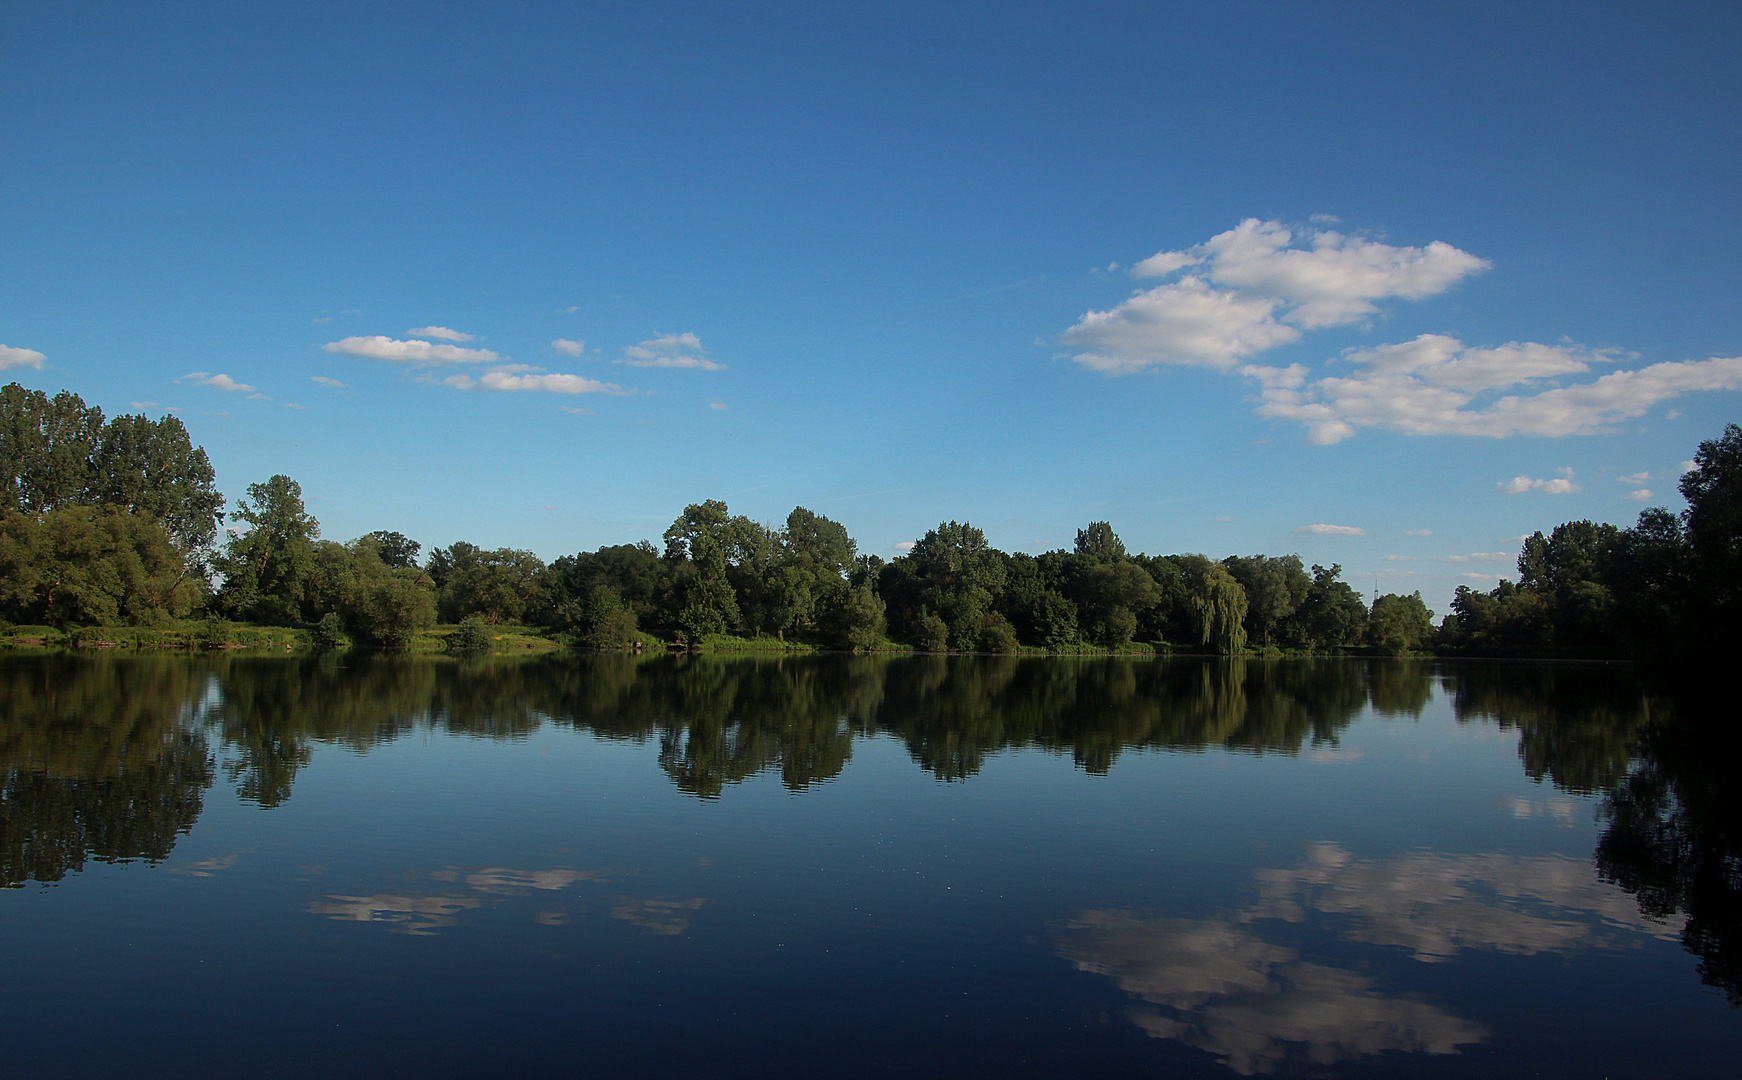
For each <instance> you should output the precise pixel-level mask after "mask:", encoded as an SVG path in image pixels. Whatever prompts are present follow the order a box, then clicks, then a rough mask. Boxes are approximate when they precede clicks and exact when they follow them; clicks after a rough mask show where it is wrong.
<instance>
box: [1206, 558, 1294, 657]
mask: <svg viewBox="0 0 1742 1080" xmlns="http://www.w3.org/2000/svg"><path fill="white" fill-rule="evenodd" d="M1222 565H1223V566H1225V567H1227V568H1228V572H1229V573H1230V574H1232V575H1234V580H1235V581H1238V582H1239V583H1240V587H1241V588H1242V589H1244V590H1245V591H1246V630H1247V635H1248V636H1249V637H1251V636H1257V637H1260V638H1262V639H1263V640H1264V644H1266V645H1269V644H1270V636H1271V634H1272V632H1274V631H1275V630H1276V628H1277V627H1278V626H1280V625H1282V623H1283V621H1284V620H1286V619H1287V618H1288V617H1289V616H1290V615H1292V614H1294V611H1295V609H1296V608H1298V607H1300V605H1301V604H1303V603H1305V601H1306V598H1307V592H1308V591H1309V590H1310V589H1311V588H1312V579H1311V578H1309V577H1307V575H1306V571H1305V570H1303V569H1301V564H1300V556H1299V555H1284V556H1282V557H1281V558H1271V557H1270V556H1267V555H1251V556H1246V557H1241V556H1238V555H1231V556H1229V557H1228V558H1226V559H1223V560H1222Z"/></svg>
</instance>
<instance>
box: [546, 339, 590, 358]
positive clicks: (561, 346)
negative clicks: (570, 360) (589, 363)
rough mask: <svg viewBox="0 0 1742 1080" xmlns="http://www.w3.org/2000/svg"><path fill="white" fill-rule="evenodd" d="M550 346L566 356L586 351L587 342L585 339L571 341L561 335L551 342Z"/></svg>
mask: <svg viewBox="0 0 1742 1080" xmlns="http://www.w3.org/2000/svg"><path fill="white" fill-rule="evenodd" d="M550 347H551V350H552V351H553V352H559V353H562V354H563V355H564V356H579V355H581V353H583V352H585V351H586V349H587V343H586V342H584V341H570V340H569V339H568V338H560V337H559V338H557V339H556V340H555V341H553V342H551V343H550Z"/></svg>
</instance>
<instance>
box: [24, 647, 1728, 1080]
mask: <svg viewBox="0 0 1742 1080" xmlns="http://www.w3.org/2000/svg"><path fill="white" fill-rule="evenodd" d="M1668 708H1669V706H1668V705H1666V704H1664V703H1663V702H1661V701H1652V700H1648V699H1646V698H1644V697H1642V696H1641V695H1640V694H1639V693H1638V692H1637V691H1636V690H1634V689H1632V688H1631V687H1630V685H1629V684H1628V682H1627V681H1626V680H1625V678H1624V677H1623V676H1621V675H1620V674H1618V673H1616V672H1613V671H1609V670H1605V669H1602V668H1575V667H1547V666H1542V667H1532V666H1522V665H1499V664H1490V665H1475V664H1472V665H1461V666H1460V665H1433V664H1428V663H1407V662H1395V663H1381V662H1361V661H1280V662H1242V661H1201V660H1188V659H1172V660H1149V659H1135V660H1133V659H1096V660H1072V659H1022V660H1017V659H1013V658H975V657H960V658H947V659H946V658H941V657H918V658H907V659H899V660H882V659H870V658H847V657H819V658H810V659H804V660H800V661H796V662H795V661H793V660H785V661H774V660H760V659H752V660H721V659H713V658H707V657H702V658H674V657H650V658H645V659H635V658H630V657H623V656H603V657H568V656H565V657H559V658H543V659H533V660H519V661H511V660H505V659H495V660H484V661H474V662H466V663H456V662H451V661H446V660H436V659H417V658H393V657H370V656H356V655H349V656H339V657H331V656H328V657H295V658H292V657H277V658H264V657H254V658H250V657H215V658H183V657H150V656H141V657H130V656H100V657H96V658H86V657H73V656H58V655H7V656H0V884H3V885H5V886H9V888H6V889H4V890H0V958H3V959H0V1045H4V1047H5V1048H6V1055H5V1056H6V1060H7V1064H8V1071H9V1072H11V1073H13V1074H14V1075H19V1076H24V1075H28V1076H33V1077H41V1076H51V1077H52V1076H123V1075H125V1076H131V1077H146V1076H171V1075H175V1076H182V1075H195V1076H238V1077H242V1076H246V1077H275V1076H311V1075H320V1076H329V1077H349V1076H358V1077H364V1076H367V1077H399V1076H406V1077H410V1076H416V1077H441V1076H459V1075H472V1074H478V1073H490V1074H508V1073H524V1074H527V1075H532V1074H537V1075H552V1076H601V1077H603V1076H611V1077H622V1076H650V1077H651V1076H673V1075H680V1074H683V1073H691V1072H693V1073H696V1074H698V1075H707V1076H716V1077H718V1076H762V1075H769V1074H786V1075H796V1076H900V1077H926V1076H951V1077H956V1076H963V1075H997V1076H1012V1077H1024V1076H1034V1077H1063V1076H1095V1077H1105V1076H1155V1077H1172V1076H1182V1077H1184V1076H1204V1077H1225V1076H1229V1075H1254V1074H1288V1075H1294V1074H1303V1075H1324V1076H1380V1075H1385V1076H1412V1077H1414V1076H1428V1077H1438V1076H1460V1077H1461V1076H1472V1077H1474V1076H1480V1077H1509V1076H1545V1077H1558V1076H1566V1077H1590V1076H1608V1077H1626V1076H1661V1077H1688V1076H1707V1075H1730V1074H1731V1073H1730V1070H1731V1069H1732V1068H1733V1067H1734V1066H1735V1063H1736V1061H1737V1060H1739V1059H1742V1053H1739V1052H1738V1047H1739V1045H1742V1041H1739V1037H1742V1013H1739V1012H1738V1011H1736V1010H1735V1009H1734V1008H1733V1007H1732V1002H1733V1001H1742V960H1739V958H1738V944H1737V943H1738V941H1742V932H1739V931H1738V927H1739V926H1742V913H1739V905H1738V904H1737V896H1738V892H1739V891H1742V855H1739V849H1738V844H1739V843H1742V841H1739V840H1738V835H1739V834H1738V832H1737V830H1736V829H1735V822H1736V816H1735V796H1734V795H1733V794H1732V793H1731V790H1730V785H1729V783H1728V778H1727V766H1728V763H1729V760H1730V759H1729V758H1727V757H1724V756H1722V755H1717V754H1714V753H1713V752H1712V751H1711V750H1710V748H1709V747H1690V746H1688V745H1687V744H1686V743H1685V742H1683V741H1678V740H1676V739H1673V738H1668V737H1664V736H1661V735H1659V734H1654V733H1653V732H1654V730H1655V729H1654V727H1653V724H1652V721H1653V719H1656V720H1659V721H1661V720H1662V719H1663V717H1664V714H1665V712H1666V710H1667V709H1668ZM1726 845H1729V846H1726Z"/></svg>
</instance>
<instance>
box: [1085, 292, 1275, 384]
mask: <svg viewBox="0 0 1742 1080" xmlns="http://www.w3.org/2000/svg"><path fill="white" fill-rule="evenodd" d="M1277 303H1278V302H1277V301H1276V300H1275V299H1273V298H1270V297H1265V296H1255V295H1250V294H1247V293H1239V292H1231V291H1228V290H1226V289H1217V288H1213V287H1211V286H1210V285H1209V284H1208V283H1206V282H1205V281H1204V280H1203V279H1202V278H1197V277H1186V278H1182V279H1180V281H1179V282H1177V283H1176V284H1173V285H1162V286H1159V287H1157V288H1154V289H1150V290H1149V291H1147V292H1141V293H1138V294H1137V295H1136V296H1134V297H1132V298H1131V299H1129V300H1127V301H1125V302H1124V303H1122V304H1120V305H1119V306H1118V307H1115V308H1114V309H1113V310H1111V311H1091V312H1089V313H1088V314H1086V315H1084V316H1083V317H1082V318H1081V319H1080V320H1078V322H1077V325H1075V326H1073V327H1071V328H1070V329H1069V330H1066V331H1065V332H1064V333H1063V334H1062V335H1060V337H1059V341H1060V343H1061V344H1063V345H1065V346H1066V347H1067V348H1072V349H1081V350H1083V351H1082V352H1080V353H1078V354H1077V355H1076V356H1074V357H1073V358H1072V359H1074V360H1076V362H1077V363H1079V364H1082V365H1083V366H1084V367H1088V368H1092V369H1094V370H1095V371H1100V372H1104V373H1106V374H1108V375H1127V374H1130V373H1132V372H1135V371H1142V370H1144V369H1145V368H1150V367H1154V366H1156V365H1157V364H1181V365H1186V366H1191V367H1207V368H1211V369H1214V370H1217V371H1227V370H1230V369H1231V368H1233V367H1234V366H1235V365H1236V364H1238V363H1239V362H1240V361H1241V360H1242V359H1244V358H1245V357H1247V356H1250V355H1252V354H1253V353H1256V352H1262V351H1263V350H1265V349H1269V348H1273V347H1275V346H1277V345H1284V344H1287V343H1288V342H1291V341H1294V340H1295V339H1296V338H1298V337H1300V331H1298V330H1296V329H1294V328H1293V327H1291V326H1284V325H1282V324H1281V323H1279V322H1277V321H1276V319H1275V318H1274V314H1275V311H1276V308H1277Z"/></svg>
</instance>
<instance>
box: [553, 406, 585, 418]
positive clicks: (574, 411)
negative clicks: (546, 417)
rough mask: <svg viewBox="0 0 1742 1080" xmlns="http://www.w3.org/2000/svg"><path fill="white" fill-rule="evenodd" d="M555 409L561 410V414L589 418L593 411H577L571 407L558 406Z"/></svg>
mask: <svg viewBox="0 0 1742 1080" xmlns="http://www.w3.org/2000/svg"><path fill="white" fill-rule="evenodd" d="M557 408H559V409H561V410H562V411H563V412H566V413H574V414H575V415H576V416H591V415H593V410H591V409H577V408H575V407H573V406H571V405H558V406H557Z"/></svg>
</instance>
